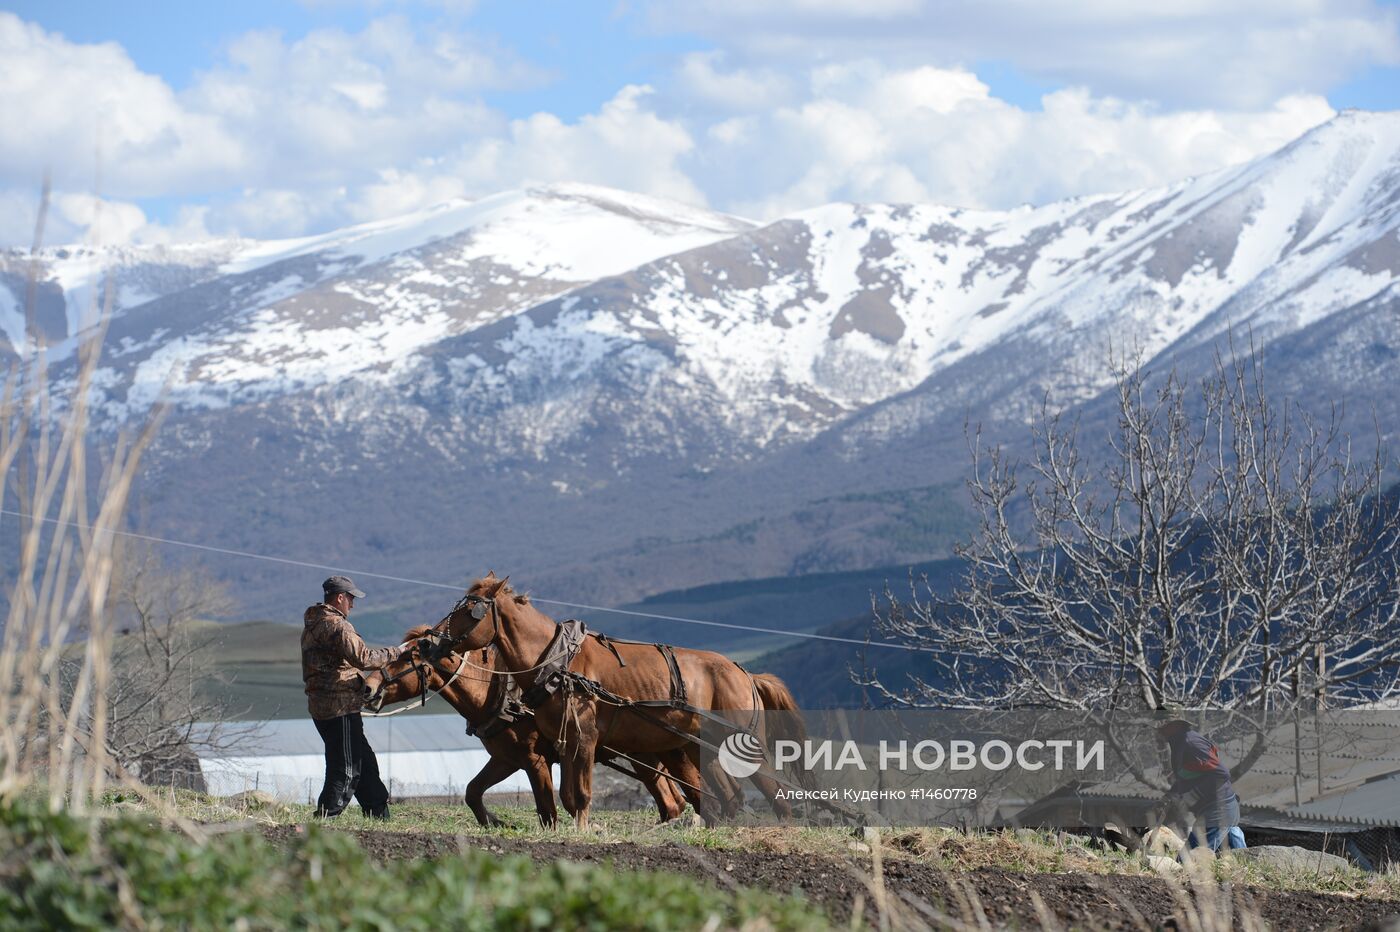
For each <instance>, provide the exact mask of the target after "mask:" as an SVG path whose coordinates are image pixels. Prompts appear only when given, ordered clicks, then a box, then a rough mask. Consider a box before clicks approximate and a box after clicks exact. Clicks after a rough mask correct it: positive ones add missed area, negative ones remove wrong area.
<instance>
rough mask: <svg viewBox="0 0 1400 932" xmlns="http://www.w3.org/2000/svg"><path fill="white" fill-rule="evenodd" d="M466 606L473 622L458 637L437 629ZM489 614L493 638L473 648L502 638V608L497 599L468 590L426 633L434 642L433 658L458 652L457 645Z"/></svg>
mask: <svg viewBox="0 0 1400 932" xmlns="http://www.w3.org/2000/svg"><path fill="white" fill-rule="evenodd" d="M464 608H465V609H466V610H467V614H468V615H469V616H470V617H471V619H472V623H471V624H470V625H468V626H467V629H466V630H465V631H463V632H462V633H461V634H459V635H457V636H456V637H451V636H450V635H449V634H447V633H446V632H439V631H438V630H437V629H438V628H441V627H442V626H443V625H445V624H449V623H450V622H451V621H452V619H453V617H454V616H455V615H456V614H457V613H458V612H460V611H461V610H462V609H464ZM488 615H489V616H490V618H491V638H490V640H488V641H486V643H484V644H480V645H478V646H477V647H476V648H473V650H478V649H484V648H487V647H490V646H491V645H492V644H495V643H496V641H497V639H499V638H500V636H501V614H500V610H499V609H498V608H497V607H496V600H495V599H493V598H491V597H489V596H484V595H477V594H476V593H474V592H468V593H467V594H466V595H464V596H462V597H461V598H460V599H458V600H457V604H456V605H454V606H452V611H450V612H448V613H447V617H446V618H444V619H443V620H442V621H439V622H438V623H437V624H436V625H434V626H433V628H432V630H430V631H429V632H428V633H427V634H425V635H424V638H429V639H431V640H432V642H433V659H434V660H437V659H441V658H442V657H443V656H444V655H445V654H451V653H456V649H457V646H458V645H459V644H461V643H462V642H463V641H465V640H466V639H467V638H469V637H471V636H472V633H473V632H474V631H476V629H477V627H478V626H480V624H481V623H482V622H483V621H485V620H486V618H487V616H488Z"/></svg>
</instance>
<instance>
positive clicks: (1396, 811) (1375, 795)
mask: <svg viewBox="0 0 1400 932" xmlns="http://www.w3.org/2000/svg"><path fill="white" fill-rule="evenodd" d="M1288 811H1289V812H1290V813H1298V814H1300V815H1307V816H1320V817H1323V818H1329V819H1349V820H1368V821H1371V822H1372V824H1385V825H1400V774H1390V775H1389V776H1385V777H1380V778H1377V779H1373V780H1370V781H1368V782H1366V783H1363V784H1361V785H1360V786H1356V787H1352V788H1351V789H1348V790H1345V791H1343V792H1340V793H1332V794H1329V795H1327V796H1322V797H1320V798H1318V799H1314V800H1312V801H1311V802H1306V803H1303V804H1302V805H1301V806H1290V807H1288Z"/></svg>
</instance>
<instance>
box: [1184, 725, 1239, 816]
mask: <svg viewBox="0 0 1400 932" xmlns="http://www.w3.org/2000/svg"><path fill="white" fill-rule="evenodd" d="M1167 743H1168V745H1169V746H1170V747H1171V767H1172V785H1171V789H1169V790H1167V797H1168V798H1169V799H1170V798H1172V797H1176V798H1179V799H1181V800H1183V801H1184V802H1186V804H1187V805H1188V806H1189V807H1190V809H1191V811H1192V812H1194V813H1196V814H1198V815H1200V814H1203V813H1206V812H1210V811H1212V810H1216V809H1219V808H1221V807H1224V806H1226V805H1228V804H1229V803H1230V802H1232V801H1233V800H1234V798H1235V787H1234V785H1233V784H1231V783H1230V768H1229V767H1226V766H1225V764H1224V763H1223V762H1222V761H1221V760H1220V750H1219V748H1217V747H1216V746H1215V742H1213V741H1211V740H1210V739H1209V738H1207V737H1205V736H1204V735H1202V734H1200V733H1199V732H1195V731H1186V732H1183V733H1181V734H1178V735H1172V736H1171V737H1170V738H1168V739H1167Z"/></svg>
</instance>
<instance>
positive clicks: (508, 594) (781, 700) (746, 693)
mask: <svg viewBox="0 0 1400 932" xmlns="http://www.w3.org/2000/svg"><path fill="white" fill-rule="evenodd" d="M483 604H484V605H485V606H486V610H484V611H483ZM445 627H446V634H447V641H448V644H449V647H450V649H451V650H452V651H455V652H471V651H480V650H482V649H483V648H485V647H486V646H488V645H491V644H494V645H495V647H496V649H497V651H498V653H499V656H500V661H499V665H500V666H501V667H502V668H504V669H507V670H510V671H511V672H512V674H513V675H514V676H515V678H516V680H517V682H519V683H520V686H521V688H522V689H525V690H529V689H530V687H531V686H533V685H534V682H535V679H536V676H535V670H536V669H537V668H538V666H539V663H540V661H541V658H542V655H544V653H545V652H546V650H547V649H548V648H549V646H550V644H551V642H552V640H553V638H554V636H555V633H556V631H557V630H558V625H557V624H556V623H555V621H554V619H552V618H550V617H549V616H548V615H546V614H544V613H543V612H541V611H539V610H538V609H537V608H535V606H534V605H533V604H532V603H531V602H530V599H529V597H528V596H526V595H524V594H521V593H518V592H516V591H515V590H513V589H512V588H511V587H510V585H509V584H508V583H507V581H506V580H505V579H500V578H497V577H496V576H495V575H494V574H488V575H487V576H486V577H485V578H483V579H479V580H477V581H476V582H474V583H472V585H471V587H470V588H468V590H467V594H466V596H465V597H464V598H463V599H462V601H461V602H460V603H459V604H458V606H457V608H456V609H455V610H454V611H453V612H452V614H451V615H449V616H448V617H447V619H446V625H445ZM674 656H675V659H676V663H677V667H678V672H679V674H680V678H681V680H682V681H683V683H684V687H685V692H686V704H687V705H688V706H690V707H691V709H701V710H716V711H724V712H729V713H734V714H735V715H736V719H743V720H745V721H747V720H748V719H749V718H753V719H754V720H756V721H757V722H758V725H759V727H760V728H761V727H762V717H761V716H757V715H755V714H754V713H757V712H758V711H760V710H763V709H764V708H781V709H788V710H795V709H796V703H795V702H794V701H793V699H792V696H791V694H790V693H789V692H788V690H787V689H786V687H784V686H783V684H782V683H781V682H780V681H779V680H778V679H777V678H776V677H763V678H761V679H760V678H758V677H753V676H751V675H750V674H749V673H748V672H746V671H745V670H744V669H743V668H742V667H740V666H739V665H738V664H736V663H734V662H733V661H732V660H730V659H729V658H728V657H725V656H724V655H722V654H718V653H715V652H713V651H704V650H688V649H682V648H677V649H675V651H674ZM569 670H570V671H571V672H573V673H576V674H578V675H580V676H582V677H586V678H587V679H588V680H591V681H592V682H594V683H597V684H599V685H600V686H601V687H603V689H605V690H606V691H607V692H608V693H610V694H612V695H614V696H617V697H620V698H622V699H624V700H641V701H665V700H668V699H670V697H671V691H672V688H673V684H672V674H671V670H670V667H669V665H668V662H667V660H666V658H665V656H664V655H663V653H662V652H660V651H658V650H657V649H656V647H655V645H651V644H633V643H628V642H621V641H615V642H612V645H611V647H608V646H604V645H603V644H601V643H599V642H598V641H597V640H596V639H594V638H584V640H583V644H582V647H581V648H580V649H579V652H578V654H577V655H576V656H575V657H574V659H573V661H572V662H571V664H570V665H569ZM691 709H684V708H675V707H653V708H650V709H646V710H642V709H638V708H635V707H628V706H625V705H618V704H615V703H613V702H609V701H604V700H603V699H601V698H599V696H597V695H595V694H593V693H590V692H586V691H585V692H574V691H570V690H561V691H560V692H558V693H556V694H555V695H553V696H552V697H550V699H549V700H548V701H545V702H543V703H541V704H540V705H539V706H538V707H537V708H536V709H535V721H536V723H537V724H538V727H539V729H540V731H541V732H543V733H544V734H545V735H546V736H547V737H549V738H550V739H552V740H553V741H554V743H555V747H556V749H557V750H558V752H559V755H560V768H561V771H562V774H561V776H562V779H561V785H560V788H559V795H560V797H561V798H562V800H563V802H564V808H565V809H566V810H568V811H569V813H570V814H571V815H573V817H574V820H575V822H576V823H577V824H578V825H579V827H586V826H587V825H588V813H589V806H590V804H591V801H592V781H593V763H594V761H595V760H596V759H597V758H598V756H599V754H600V753H606V750H605V749H604V745H605V744H606V748H607V749H612V750H614V751H617V752H620V753H623V754H626V755H628V756H632V757H636V756H637V755H643V754H645V755H656V756H657V757H659V758H660V759H661V760H662V761H663V762H664V763H665V765H666V768H667V770H669V771H670V772H671V773H672V774H674V775H675V776H676V777H677V778H678V779H679V780H680V782H681V786H682V790H683V792H684V793H685V796H686V798H687V799H688V800H689V801H690V804H691V805H692V806H694V807H695V810H696V812H698V813H699V814H700V815H701V817H702V818H703V819H704V820H705V823H706V824H707V825H713V824H714V823H715V822H716V821H717V817H718V809H719V807H717V806H716V805H715V804H714V802H713V799H714V797H712V796H711V795H710V794H709V793H707V792H706V791H705V790H704V789H703V787H705V786H707V785H708V786H712V787H713V786H723V785H724V783H725V782H726V777H725V775H724V774H723V773H722V772H719V771H718V768H712V776H711V779H710V780H708V781H707V780H705V779H704V777H702V774H701V766H702V762H701V759H700V746H699V745H698V744H697V743H696V741H695V740H694V738H695V737H698V736H699V734H700V731H701V726H702V724H703V717H702V716H701V715H699V714H697V713H696V712H694V711H692V710H691ZM751 779H752V781H753V783H754V785H756V786H757V787H758V788H759V790H760V791H761V792H762V793H763V795H764V796H766V797H767V798H768V801H769V803H770V804H771V805H772V807H773V810H774V811H775V812H776V813H777V814H778V815H779V816H780V817H787V816H789V815H791V811H792V810H791V806H790V805H789V804H788V803H787V802H786V800H784V799H783V798H782V797H781V796H779V795H778V792H777V790H778V784H777V783H776V782H775V781H774V780H772V779H771V778H769V777H767V776H765V775H763V774H762V773H759V774H755V775H754V776H753V777H751Z"/></svg>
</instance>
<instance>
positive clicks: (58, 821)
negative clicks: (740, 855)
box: [0, 800, 827, 930]
mask: <svg viewBox="0 0 1400 932" xmlns="http://www.w3.org/2000/svg"><path fill="white" fill-rule="evenodd" d="M711 917H714V919H718V926H719V927H727V928H739V927H744V926H749V927H754V928H763V929H819V928H826V927H827V921H826V919H825V917H824V915H823V914H821V913H820V912H818V911H816V909H815V908H814V907H811V906H808V905H807V904H805V903H803V902H802V901H801V900H798V899H795V898H792V897H773V896H771V895H767V894H760V893H757V892H752V891H740V892H739V893H737V894H734V895H730V894H726V893H723V892H721V891H719V890H716V889H714V888H712V887H709V886H706V885H703V884H701V883H698V882H696V881H694V880H692V879H690V878H688V877H683V876H678V875H673V874H657V873H641V872H623V871H616V870H613V869H611V867H610V866H605V867H597V866H593V865H583V864H575V863H571V862H567V861H564V862H555V863H552V864H546V865H536V864H535V863H534V862H532V861H530V860H529V859H528V858H524V857H500V856H494V855H490V854H487V853H484V852H480V851H475V850H470V849H468V850H465V851H463V852H462V853H461V854H460V855H459V856H452V857H443V858H437V859H434V860H409V861H394V862H390V863H387V864H380V863H376V862H375V861H373V860H371V859H370V858H369V857H368V856H367V855H366V854H365V853H364V852H363V851H362V850H361V849H360V847H359V846H358V845H357V844H356V843H355V841H354V839H353V838H352V837H350V836H349V835H347V834H345V833H338V832H332V831H324V830H320V829H319V828H318V827H317V826H315V825H312V826H308V828H307V831H306V834H305V835H304V836H299V837H298V838H296V839H295V840H294V841H292V842H290V843H289V844H287V845H285V846H282V845H273V844H270V843H268V842H266V841H264V840H263V839H262V838H261V837H260V836H258V835H256V834H252V833H249V832H229V833H225V834H220V835H216V836H214V837H212V838H210V839H208V840H205V841H202V842H199V841H195V840H192V839H190V838H187V837H186V836H184V835H182V834H178V833H176V832H173V831H170V830H167V829H165V828H163V827H162V826H161V825H160V824H159V823H157V822H154V821H152V820H149V819H145V818H141V817H137V816H132V815H120V816H117V817H114V818H106V819H94V818H83V817H77V816H74V815H70V814H68V813H64V812H59V813H50V812H48V811H47V809H45V808H43V807H41V806H39V805H36V804H33V803H29V802H26V801H23V800H20V801H16V802H13V803H10V804H0V927H3V928H5V929H45V928H65V929H106V928H112V927H114V926H117V927H137V926H145V927H149V928H162V927H165V928H169V927H175V928H195V929H204V928H207V929H214V928H217V929H226V928H247V929H260V928H286V927H289V926H297V927H305V928H310V929H405V930H413V929H424V930H427V929H438V928H442V927H449V928H454V929H472V930H493V929H536V928H539V929H543V928H550V927H559V928H575V929H694V928H699V927H702V926H705V925H706V924H707V923H709V922H711V921H712V918H711ZM712 927H713V926H712Z"/></svg>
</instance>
